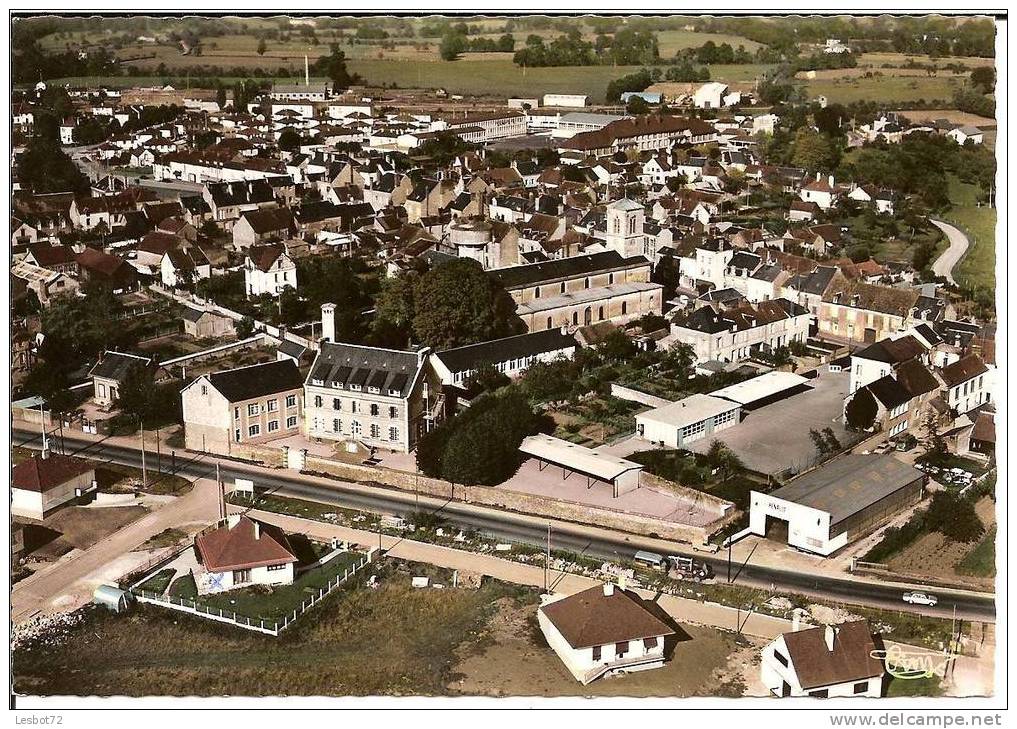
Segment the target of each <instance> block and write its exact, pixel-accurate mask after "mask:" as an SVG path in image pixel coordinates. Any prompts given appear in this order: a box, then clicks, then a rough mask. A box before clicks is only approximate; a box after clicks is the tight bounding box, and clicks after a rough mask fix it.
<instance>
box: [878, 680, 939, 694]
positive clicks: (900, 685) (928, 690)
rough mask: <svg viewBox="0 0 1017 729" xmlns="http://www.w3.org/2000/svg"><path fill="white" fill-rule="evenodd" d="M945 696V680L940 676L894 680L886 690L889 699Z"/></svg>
mask: <svg viewBox="0 0 1017 729" xmlns="http://www.w3.org/2000/svg"><path fill="white" fill-rule="evenodd" d="M942 694H943V679H941V678H940V677H939V676H929V677H927V678H911V679H903V678H893V679H890V685H889V686H887V688H886V696H887V698H900V697H904V696H941V695H942Z"/></svg>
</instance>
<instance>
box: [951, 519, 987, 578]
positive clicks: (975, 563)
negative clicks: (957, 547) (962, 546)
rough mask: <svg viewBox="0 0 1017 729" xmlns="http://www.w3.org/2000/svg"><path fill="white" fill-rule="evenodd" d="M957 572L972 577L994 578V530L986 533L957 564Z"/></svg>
mask: <svg viewBox="0 0 1017 729" xmlns="http://www.w3.org/2000/svg"><path fill="white" fill-rule="evenodd" d="M956 569H957V572H958V573H959V574H962V575H972V576H973V577H995V576H996V529H995V528H992V529H990V530H989V531H988V533H987V534H986V535H985V537H984V538H983V539H982V541H981V542H979V543H978V546H976V547H975V548H974V549H972V550H971V551H970V552H968V553H967V555H966V556H965V557H964V559H962V560H961V561H960V562H959V563H958V564H957V568H956Z"/></svg>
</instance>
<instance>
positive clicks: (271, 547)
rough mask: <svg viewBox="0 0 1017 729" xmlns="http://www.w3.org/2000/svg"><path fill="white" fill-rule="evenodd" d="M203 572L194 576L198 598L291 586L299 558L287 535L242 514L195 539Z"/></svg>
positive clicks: (277, 528) (234, 515)
mask: <svg viewBox="0 0 1017 729" xmlns="http://www.w3.org/2000/svg"><path fill="white" fill-rule="evenodd" d="M194 548H195V549H196V550H197V553H198V559H199V561H200V563H201V566H202V568H203V571H202V572H199V573H196V574H195V575H194V583H195V585H196V586H197V588H198V594H199V595H207V594H209V593H215V592H225V591H226V590H233V589H236V588H239V587H250V586H251V585H289V584H291V583H292V582H293V576H294V568H295V566H296V563H297V556H296V555H295V554H294V553H293V547H292V546H290V542H289V539H287V537H286V534H285V532H283V531H282V530H281V529H280V528H279V527H276V526H273V525H271V524H265V523H263V522H260V521H256V520H254V519H251V518H250V517H248V516H242V515H240V514H231V515H229V516H228V517H226V521H225V523H223V524H222V525H221V526H219V527H217V528H215V529H212V530H211V531H208V532H205V533H203V534H199V535H198V536H197V537H196V538H195V540H194Z"/></svg>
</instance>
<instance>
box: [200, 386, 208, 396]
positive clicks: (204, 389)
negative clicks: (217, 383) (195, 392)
mask: <svg viewBox="0 0 1017 729" xmlns="http://www.w3.org/2000/svg"><path fill="white" fill-rule="evenodd" d="M201 394H202V395H207V394H208V385H202V386H201Z"/></svg>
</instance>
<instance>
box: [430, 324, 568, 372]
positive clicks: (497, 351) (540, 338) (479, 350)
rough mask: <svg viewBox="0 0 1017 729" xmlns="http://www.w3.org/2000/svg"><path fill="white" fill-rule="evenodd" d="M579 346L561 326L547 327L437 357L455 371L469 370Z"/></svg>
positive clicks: (439, 353) (473, 345) (451, 350)
mask: <svg viewBox="0 0 1017 729" xmlns="http://www.w3.org/2000/svg"><path fill="white" fill-rule="evenodd" d="M575 346H576V340H575V337H573V336H572V335H571V334H565V333H562V331H561V329H546V330H544V331H540V332H532V333H530V334H519V335H517V336H514V337H505V338H504V339H493V340H491V341H489V342H481V343H480V344H470V345H467V346H465V347H457V348H456V349H448V350H445V351H444V352H438V353H437V354H436V355H435V356H436V357H437V358H438V359H439V360H441V362H442V363H443V364H444V365H445V366H446V367H448V368H449V370H450V371H451V372H466V371H468V370H475V369H477V368H478V367H479V366H481V365H484V364H496V363H498V362H507V361H508V360H512V359H520V358H523V357H531V356H535V355H539V354H544V353H547V352H557V351H559V350H562V349H567V348H568V347H575Z"/></svg>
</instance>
